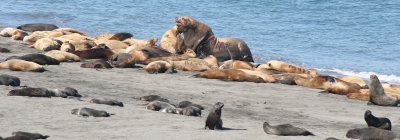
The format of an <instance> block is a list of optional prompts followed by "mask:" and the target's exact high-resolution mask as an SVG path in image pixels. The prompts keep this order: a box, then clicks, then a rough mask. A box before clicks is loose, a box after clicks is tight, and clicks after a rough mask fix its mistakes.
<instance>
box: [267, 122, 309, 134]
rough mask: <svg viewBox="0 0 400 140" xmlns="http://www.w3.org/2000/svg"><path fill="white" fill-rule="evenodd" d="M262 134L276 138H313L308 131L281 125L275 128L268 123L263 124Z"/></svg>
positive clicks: (289, 125)
mask: <svg viewBox="0 0 400 140" xmlns="http://www.w3.org/2000/svg"><path fill="white" fill-rule="evenodd" d="M263 128H264V132H265V133H267V134H271V135H278V136H314V134H313V133H311V132H310V131H308V130H306V129H304V128H300V127H295V126H293V125H291V124H281V125H276V126H271V125H270V124H269V123H268V122H264V124H263Z"/></svg>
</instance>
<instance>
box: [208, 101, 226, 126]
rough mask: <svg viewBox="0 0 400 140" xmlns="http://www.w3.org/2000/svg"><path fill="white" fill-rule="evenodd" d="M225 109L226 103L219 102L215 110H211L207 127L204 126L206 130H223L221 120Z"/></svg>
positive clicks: (214, 107) (215, 105)
mask: <svg viewBox="0 0 400 140" xmlns="http://www.w3.org/2000/svg"><path fill="white" fill-rule="evenodd" d="M223 107H224V103H221V102H217V103H215V104H214V106H213V108H212V109H211V110H210V113H209V114H208V116H207V119H206V125H205V126H204V129H207V128H208V129H210V130H214V129H219V130H221V129H222V125H223V122H222V119H221V115H222V114H221V113H222V108H223Z"/></svg>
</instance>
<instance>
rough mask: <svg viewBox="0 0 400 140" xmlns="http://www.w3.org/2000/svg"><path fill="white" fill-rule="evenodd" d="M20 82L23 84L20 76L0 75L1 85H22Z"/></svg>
mask: <svg viewBox="0 0 400 140" xmlns="http://www.w3.org/2000/svg"><path fill="white" fill-rule="evenodd" d="M20 84H21V81H20V80H19V78H18V77H15V76H11V75H7V74H1V75H0V85H5V86H20Z"/></svg>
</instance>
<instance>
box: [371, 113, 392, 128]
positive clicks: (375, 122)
mask: <svg viewBox="0 0 400 140" xmlns="http://www.w3.org/2000/svg"><path fill="white" fill-rule="evenodd" d="M364 119H365V122H367V125H368V127H371V126H372V127H376V128H380V129H385V130H392V123H391V122H390V120H389V119H388V118H383V117H382V118H378V117H375V116H374V115H372V112H371V111H370V110H367V111H365V114H364Z"/></svg>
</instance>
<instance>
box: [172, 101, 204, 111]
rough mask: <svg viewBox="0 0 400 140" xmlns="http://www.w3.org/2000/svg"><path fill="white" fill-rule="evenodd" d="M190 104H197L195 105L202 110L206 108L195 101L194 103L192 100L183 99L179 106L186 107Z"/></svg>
mask: <svg viewBox="0 0 400 140" xmlns="http://www.w3.org/2000/svg"><path fill="white" fill-rule="evenodd" d="M189 106H195V107H197V108H199V109H201V110H204V107H203V106H201V105H198V104H194V103H192V102H190V101H181V102H179V103H178V107H179V108H185V107H189Z"/></svg>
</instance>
